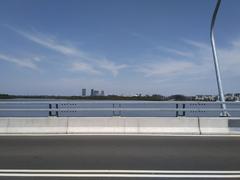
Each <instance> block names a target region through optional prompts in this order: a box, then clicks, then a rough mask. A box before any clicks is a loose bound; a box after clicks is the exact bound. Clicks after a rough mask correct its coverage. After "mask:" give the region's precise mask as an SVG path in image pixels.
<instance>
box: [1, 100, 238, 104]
mask: <svg viewBox="0 0 240 180" xmlns="http://www.w3.org/2000/svg"><path fill="white" fill-rule="evenodd" d="M69 103H70V104H144V103H147V104H240V101H226V102H220V101H121V100H117V101H91V100H89V101H75V100H72V101H71V100H69V101H44V100H42V101H31V100H29V101H11V100H9V101H0V104H69Z"/></svg>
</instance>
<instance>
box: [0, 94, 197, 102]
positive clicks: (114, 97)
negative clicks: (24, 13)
mask: <svg viewBox="0 0 240 180" xmlns="http://www.w3.org/2000/svg"><path fill="white" fill-rule="evenodd" d="M0 99H1V100H11V99H12V100H13V99H15V100H20V99H25V100H26V99H29V100H30V99H37V100H50V99H52V100H134V101H171V100H172V101H174V100H175V101H194V97H193V96H184V95H172V96H162V95H152V96H117V95H108V96H84V97H83V96H48V95H29V96H26V95H8V94H0Z"/></svg>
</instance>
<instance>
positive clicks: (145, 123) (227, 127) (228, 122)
mask: <svg viewBox="0 0 240 180" xmlns="http://www.w3.org/2000/svg"><path fill="white" fill-rule="evenodd" d="M0 133H1V134H21V133H24V134H28V133H29V134H41V133H42V134H44V133H46V134H94V133H95V134H101V133H102V134H200V133H201V134H206V135H208V134H209V135H211V134H240V118H222V117H221V118H219V117H201V118H199V119H198V118H194V117H193V118H191V117H17V118H16V117H12V118H11V117H9V118H3V117H2V118H0Z"/></svg>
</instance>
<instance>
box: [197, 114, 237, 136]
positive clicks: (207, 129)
mask: <svg viewBox="0 0 240 180" xmlns="http://www.w3.org/2000/svg"><path fill="white" fill-rule="evenodd" d="M200 127H201V128H200V131H201V133H202V134H229V135H231V134H240V118H231V117H218V118H215V117H202V118H200Z"/></svg>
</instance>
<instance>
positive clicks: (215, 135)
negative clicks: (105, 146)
mask: <svg viewBox="0 0 240 180" xmlns="http://www.w3.org/2000/svg"><path fill="white" fill-rule="evenodd" d="M1 136H163V137H240V134H226V135H224V134H201V135H200V134H118V133H116V134H113V133H112V134H111V133H79V134H77V133H76V134H54V133H45V134H42V133H39V134H38V133H34V134H31V133H27V134H26V133H7V134H6V133H4V134H3V133H2V134H1V133H0V137H1Z"/></svg>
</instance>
